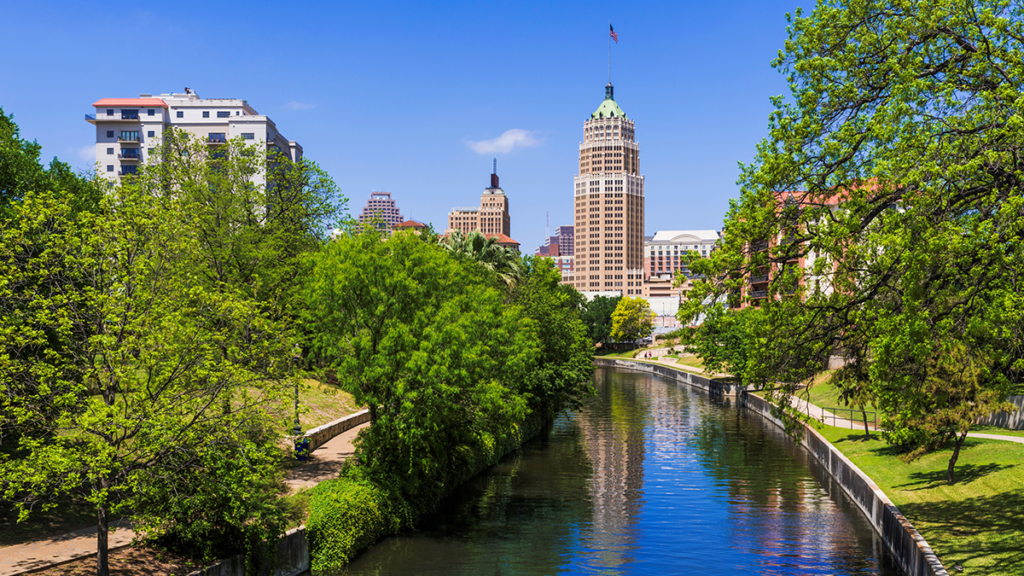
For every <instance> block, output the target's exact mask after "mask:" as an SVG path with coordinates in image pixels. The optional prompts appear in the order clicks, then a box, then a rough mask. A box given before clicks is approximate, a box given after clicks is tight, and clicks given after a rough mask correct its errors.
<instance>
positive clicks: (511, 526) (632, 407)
mask: <svg viewBox="0 0 1024 576" xmlns="http://www.w3.org/2000/svg"><path fill="white" fill-rule="evenodd" d="M594 385H595V387H596V389H597V391H598V396H597V397H596V398H594V399H593V401H591V402H590V403H588V405H587V406H586V407H584V409H582V410H581V411H580V412H579V413H577V414H573V415H563V416H562V417H560V418H559V419H557V420H556V422H555V423H554V424H553V426H552V427H551V428H550V429H549V430H548V431H547V432H546V433H545V434H544V435H543V436H542V437H541V438H539V439H538V440H536V441H534V442H531V443H530V444H529V445H527V446H526V447H524V449H523V450H521V451H520V452H518V453H517V454H515V455H514V456H513V457H511V458H509V459H507V460H506V461H504V462H502V463H501V464H499V465H497V466H495V467H494V468H492V469H491V470H489V471H488V472H487V473H486V474H484V475H482V476H481V477H479V478H477V479H475V480H474V481H472V482H470V483H468V484H467V485H466V486H464V487H463V488H462V489H461V490H460V492H459V494H457V495H455V496H454V497H453V498H451V499H450V500H449V501H448V502H447V503H446V505H445V507H444V509H443V510H442V511H440V512H439V513H437V514H435V515H432V516H431V517H429V518H425V519H424V520H423V521H422V522H421V523H420V525H419V526H418V527H417V528H418V529H417V530H416V531H415V532H413V533H410V534H403V535H400V536H397V537H393V538H388V539H386V540H384V541H382V542H381V543H379V544H378V545H376V546H374V547H373V548H371V549H370V550H368V551H366V552H364V553H363V554H361V555H360V556H359V557H358V558H357V559H356V560H355V561H354V562H353V563H352V565H351V566H350V567H349V568H348V569H347V570H346V573H347V574H467V575H469V574H473V575H477V574H488V575H489V574H502V575H504V574H524V575H525V574H677V573H686V574H722V573H757V574H883V575H890V574H898V572H897V571H896V569H895V568H893V567H892V562H891V561H889V559H888V556H887V555H886V554H885V553H884V552H883V551H882V549H881V548H882V547H881V546H880V545H879V542H878V540H877V538H876V537H875V535H874V532H873V531H872V530H871V528H870V526H868V524H867V522H866V520H865V519H864V518H863V517H862V516H860V514H859V512H858V511H857V510H856V509H855V508H854V507H853V506H852V505H851V504H850V503H849V502H847V500H846V499H845V498H844V497H843V495H842V493H841V491H838V490H837V489H835V488H834V487H833V486H832V485H831V482H830V480H829V478H828V476H827V474H825V473H824V471H823V470H821V469H820V468H819V467H818V466H817V465H816V464H815V463H814V462H813V459H810V458H809V457H808V455H807V453H806V452H805V451H804V450H803V449H801V448H800V447H798V446H796V445H795V444H794V443H793V442H791V441H789V440H788V439H787V438H786V437H785V435H784V434H782V433H781V431H778V430H777V429H776V428H774V427H772V426H770V425H767V424H765V423H764V422H763V421H761V420H760V419H759V418H757V417H756V416H747V415H744V414H743V413H742V412H740V411H738V410H735V409H732V408H726V407H723V406H721V405H717V404H715V403H713V402H712V401H710V400H709V399H708V398H707V397H705V396H703V395H701V394H700V393H697V392H693V391H691V390H689V389H688V388H686V387H683V386H679V385H676V384H673V383H668V382H665V381H662V380H660V379H658V378H656V377H652V376H650V375H647V374H640V373H630V372H623V371H613V370H604V369H600V370H598V371H597V372H596V374H595V379H594Z"/></svg>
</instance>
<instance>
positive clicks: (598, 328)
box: [583, 296, 622, 344]
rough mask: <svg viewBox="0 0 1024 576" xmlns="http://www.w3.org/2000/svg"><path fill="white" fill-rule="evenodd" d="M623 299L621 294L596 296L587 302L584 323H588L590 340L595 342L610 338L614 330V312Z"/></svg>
mask: <svg viewBox="0 0 1024 576" xmlns="http://www.w3.org/2000/svg"><path fill="white" fill-rule="evenodd" d="M621 299H622V297H621V296H595V297H594V299H593V300H591V301H590V302H588V303H587V304H586V309H585V310H584V311H583V323H584V324H586V326H587V331H588V333H589V336H590V341H591V342H593V343H594V344H597V343H598V342H604V341H606V340H608V337H609V335H610V334H611V331H612V312H614V311H615V307H616V306H618V304H619V300H621Z"/></svg>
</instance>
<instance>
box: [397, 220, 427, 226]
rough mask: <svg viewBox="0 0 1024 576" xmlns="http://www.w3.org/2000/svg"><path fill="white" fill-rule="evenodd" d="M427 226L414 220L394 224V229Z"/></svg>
mask: <svg viewBox="0 0 1024 576" xmlns="http://www.w3.org/2000/svg"><path fill="white" fill-rule="evenodd" d="M426 227H427V225H426V224H424V223H423V222H417V221H416V220H406V221H405V222H402V223H401V224H395V225H394V228H426Z"/></svg>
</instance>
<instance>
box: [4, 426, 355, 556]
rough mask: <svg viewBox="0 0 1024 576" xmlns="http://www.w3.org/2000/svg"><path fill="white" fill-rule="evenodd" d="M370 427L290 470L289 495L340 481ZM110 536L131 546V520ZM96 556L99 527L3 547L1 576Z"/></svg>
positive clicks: (118, 544) (113, 542)
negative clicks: (361, 435) (341, 472)
mask: <svg viewBox="0 0 1024 576" xmlns="http://www.w3.org/2000/svg"><path fill="white" fill-rule="evenodd" d="M367 426H369V424H362V425H360V426H356V427H355V428H352V429H350V430H346V431H345V432H342V433H341V434H338V435H337V436H335V437H334V438H331V439H330V440H328V441H327V442H326V443H325V444H324V445H323V446H320V447H319V448H317V449H316V450H314V451H313V452H312V453H310V459H309V460H308V461H306V462H303V463H301V464H299V465H297V466H295V467H293V468H291V469H290V470H288V474H287V475H286V476H285V484H286V485H287V486H288V489H289V492H291V493H293V494H294V493H295V492H297V491H299V490H302V489H304V488H312V487H313V486H316V485H317V484H318V483H320V482H323V481H324V480H330V479H331V478H337V476H338V471H339V470H341V465H342V464H343V463H344V462H345V460H346V459H348V458H349V457H351V456H352V455H353V454H355V447H354V446H353V445H352V441H353V440H355V437H356V436H357V435H358V434H359V431H360V430H362V429H363V428H365V427H367ZM111 527H112V528H116V530H114V531H113V532H111V533H110V535H109V537H108V538H109V540H108V546H109V550H111V551H113V550H116V549H119V548H124V547H125V546H128V545H129V544H131V542H132V539H134V538H135V532H134V531H132V529H131V524H130V523H129V522H128V521H127V520H121V521H120V522H115V523H113V524H112V526H111ZM95 555H96V527H95V526H92V527H89V528H82V529H81V530H75V531H74V532H68V533H67V534H61V535H60V536H54V537H50V538H39V539H36V540H32V541H29V542H24V543H22V544H14V545H11V546H4V547H0V576H15V575H16V574H23V573H25V572H34V571H36V570H41V569H43V568H47V567H50V566H56V565H58V564H64V563H66V562H71V561H73V560H79V559H81V558H87V557H89V556H95Z"/></svg>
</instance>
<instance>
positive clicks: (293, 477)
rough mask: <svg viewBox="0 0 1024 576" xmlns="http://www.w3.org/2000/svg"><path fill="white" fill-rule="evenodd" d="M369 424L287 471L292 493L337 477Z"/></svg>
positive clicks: (352, 430)
mask: <svg viewBox="0 0 1024 576" xmlns="http://www.w3.org/2000/svg"><path fill="white" fill-rule="evenodd" d="M369 425H370V423H369V422H367V423H366V424H360V425H359V426H356V427H355V428H352V429H350V430H346V431H345V432H342V433H341V434H338V435H337V436H335V437H334V438H331V439H330V440H328V441H327V443H326V444H324V445H323V446H321V447H319V448H317V449H316V450H314V451H313V452H312V453H311V454H310V455H309V456H310V459H309V461H308V462H306V463H304V464H301V465H299V466H296V467H295V468H292V469H291V470H289V471H288V476H287V477H286V478H285V484H287V485H288V488H289V489H290V490H291V491H292V492H293V493H294V492H298V491H299V490H301V489H303V488H312V487H313V486H316V485H317V484H318V483H320V482H323V481H324V480H330V479H331V478H337V477H338V472H339V471H340V470H341V465H342V463H343V462H345V460H347V459H348V458H349V457H350V456H352V455H353V454H355V451H356V450H355V447H354V446H352V441H353V440H355V438H356V436H357V435H358V434H359V431H360V430H362V429H363V428H366V427H367V426H369ZM0 576H3V575H0Z"/></svg>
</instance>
